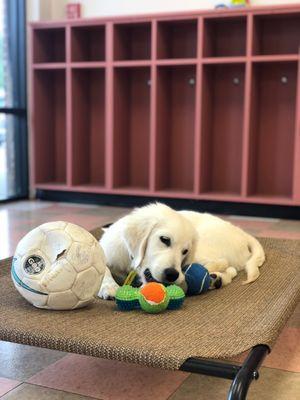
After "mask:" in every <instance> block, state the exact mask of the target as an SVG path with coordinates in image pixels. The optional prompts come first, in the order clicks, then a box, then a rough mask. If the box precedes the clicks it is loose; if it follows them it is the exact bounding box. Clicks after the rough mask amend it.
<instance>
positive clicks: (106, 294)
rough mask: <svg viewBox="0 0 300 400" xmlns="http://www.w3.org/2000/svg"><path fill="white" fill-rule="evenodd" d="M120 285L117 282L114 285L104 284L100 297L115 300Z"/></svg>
mask: <svg viewBox="0 0 300 400" xmlns="http://www.w3.org/2000/svg"><path fill="white" fill-rule="evenodd" d="M118 288H119V286H118V285H117V284H114V285H106V284H104V285H102V286H101V288H100V290H99V293H98V297H100V299H103V300H114V299H115V297H116V292H117V290H118Z"/></svg>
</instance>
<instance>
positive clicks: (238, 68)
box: [200, 64, 245, 195]
mask: <svg viewBox="0 0 300 400" xmlns="http://www.w3.org/2000/svg"><path fill="white" fill-rule="evenodd" d="M244 80H245V65H244V64H223V65H205V66H204V67H203V85H202V115H201V121H202V124H201V133H202V135H201V136H202V142H201V166H200V191H201V192H202V193H217V194H218V193H225V194H229V195H239V194H240V192H241V168H242V138H243V116H244V86H245V83H244Z"/></svg>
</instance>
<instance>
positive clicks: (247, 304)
mask: <svg viewBox="0 0 300 400" xmlns="http://www.w3.org/2000/svg"><path fill="white" fill-rule="evenodd" d="M93 234H94V235H95V236H96V237H99V234H100V230H99V229H98V230H95V231H94V232H93ZM259 240H260V242H261V243H262V245H263V247H264V249H265V251H266V255H267V261H266V263H265V264H264V265H263V267H262V268H261V275H260V277H259V279H258V280H257V281H256V282H254V283H252V284H250V285H245V286H243V285H241V281H242V280H243V279H244V276H242V275H243V273H241V274H239V276H238V277H237V278H236V279H235V280H234V281H233V283H232V284H231V285H229V286H227V287H225V288H223V289H221V290H215V291H211V292H209V293H207V294H204V295H200V296H194V297H190V298H188V299H187V300H186V302H185V303H184V306H183V308H182V309H180V310H177V311H167V312H165V313H162V314H159V315H151V314H145V313H143V312H141V311H131V312H128V313H126V312H125V313H124V312H120V311H117V310H116V307H115V304H114V302H111V301H103V300H96V301H95V302H94V303H93V304H92V305H91V306H89V307H88V308H85V309H81V310H73V311H47V310H39V309H36V308H34V307H33V306H31V305H30V304H28V303H27V302H26V301H25V300H24V299H23V298H22V297H21V296H20V295H19V294H18V293H17V291H16V290H15V288H14V287H13V284H12V281H11V277H10V264H11V259H6V260H3V261H2V262H1V263H0V339H2V340H6V341H11V342H16V343H23V344H28V345H32V346H39V347H46V348H50V349H57V350H63V351H67V352H73V353H79V354H86V355H91V356H96V357H103V358H108V359H116V360H120V361H127V362H134V363H139V364H143V365H148V366H153V367H159V368H163V369H178V368H179V367H180V365H181V364H182V363H183V362H184V361H185V360H186V359H188V358H189V357H205V358H228V357H233V356H235V355H237V354H239V353H241V352H243V351H246V350H248V349H249V348H251V347H253V346H254V345H257V344H267V345H269V346H270V347H272V345H273V344H274V342H275V340H276V338H277V336H278V335H279V333H280V331H281V329H282V327H283V326H284V324H285V322H286V321H287V319H288V318H289V316H290V315H291V313H292V312H293V310H294V308H295V306H296V304H297V302H298V301H299V300H300V241H292V240H279V239H269V238H261V239H259Z"/></svg>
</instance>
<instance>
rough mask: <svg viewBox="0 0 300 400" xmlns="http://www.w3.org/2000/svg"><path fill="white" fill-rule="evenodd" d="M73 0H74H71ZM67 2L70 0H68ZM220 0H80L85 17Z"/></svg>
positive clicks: (256, 0) (265, 1)
mask: <svg viewBox="0 0 300 400" xmlns="http://www.w3.org/2000/svg"><path fill="white" fill-rule="evenodd" d="M73 1H74V0H73ZM68 2H69V3H71V2H72V0H69V1H68ZM216 2H217V3H220V2H222V0H81V4H82V6H83V15H84V16H85V17H95V16H107V15H126V14H147V13H156V12H170V11H187V10H201V9H202V10H203V9H206V8H213V7H214V5H215V3H216ZM250 3H251V5H253V6H256V5H257V6H258V5H272V4H288V3H300V1H299V0H285V1H284V0H250Z"/></svg>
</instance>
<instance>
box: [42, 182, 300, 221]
mask: <svg viewBox="0 0 300 400" xmlns="http://www.w3.org/2000/svg"><path fill="white" fill-rule="evenodd" d="M36 198H37V199H40V200H48V201H61V202H72V203H84V204H96V205H106V206H115V207H138V206H143V205H145V204H148V203H151V202H153V201H160V202H163V203H165V204H168V205H169V206H171V207H173V208H175V209H189V210H195V211H200V212H211V213H218V214H231V215H232V214H234V215H246V216H255V217H266V218H284V219H300V206H283V205H282V206H281V205H269V204H268V205H266V204H252V203H251V204H250V203H236V202H227V201H226V202H225V201H206V200H191V199H170V198H163V197H157V198H153V197H147V196H127V195H110V194H93V193H78V192H64V191H54V190H51V191H50V190H41V189H38V190H37V192H36Z"/></svg>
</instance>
